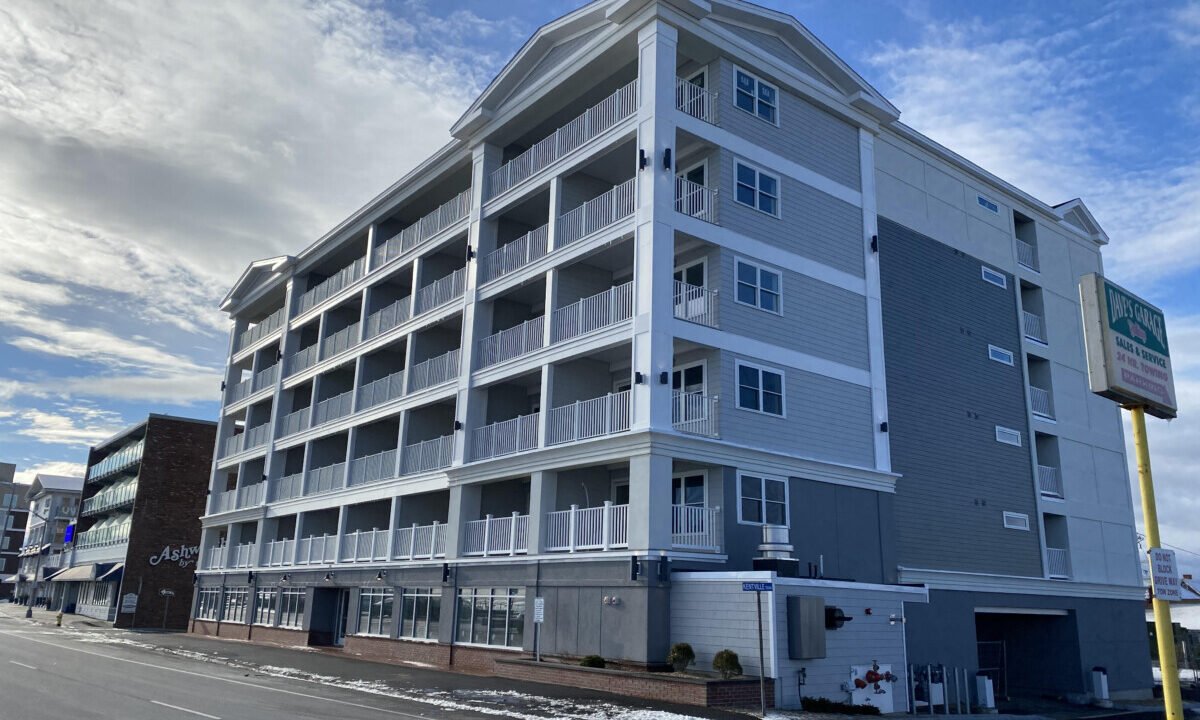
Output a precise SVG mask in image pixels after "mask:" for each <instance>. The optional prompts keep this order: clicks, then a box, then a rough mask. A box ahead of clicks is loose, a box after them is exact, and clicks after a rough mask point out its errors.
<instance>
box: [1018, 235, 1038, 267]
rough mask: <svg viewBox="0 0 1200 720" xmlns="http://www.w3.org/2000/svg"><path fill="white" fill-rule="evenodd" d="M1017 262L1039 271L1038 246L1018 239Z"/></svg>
mask: <svg viewBox="0 0 1200 720" xmlns="http://www.w3.org/2000/svg"><path fill="white" fill-rule="evenodd" d="M1017 262H1019V263H1021V264H1022V265H1024V266H1025V267H1027V268H1029V269H1030V270H1033V271H1035V272H1036V271H1037V269H1038V262H1037V248H1036V247H1035V246H1033V245H1031V244H1029V243H1027V242H1025V241H1024V240H1018V241H1017Z"/></svg>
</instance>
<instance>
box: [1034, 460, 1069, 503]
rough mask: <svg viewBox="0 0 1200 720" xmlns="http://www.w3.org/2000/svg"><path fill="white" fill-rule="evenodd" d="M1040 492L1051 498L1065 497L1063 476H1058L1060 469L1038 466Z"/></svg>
mask: <svg viewBox="0 0 1200 720" xmlns="http://www.w3.org/2000/svg"><path fill="white" fill-rule="evenodd" d="M1037 470H1038V490H1040V491H1041V493H1042V494H1043V495H1049V496H1050V497H1056V498H1061V497H1065V496H1064V495H1063V482H1062V476H1060V475H1059V474H1058V468H1056V467H1052V466H1050V465H1038V468H1037Z"/></svg>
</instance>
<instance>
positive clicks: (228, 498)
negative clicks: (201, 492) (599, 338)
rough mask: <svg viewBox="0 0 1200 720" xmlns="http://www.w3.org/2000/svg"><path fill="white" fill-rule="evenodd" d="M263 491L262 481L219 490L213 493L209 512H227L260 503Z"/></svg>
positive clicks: (264, 486)
mask: <svg viewBox="0 0 1200 720" xmlns="http://www.w3.org/2000/svg"><path fill="white" fill-rule="evenodd" d="M265 493H266V483H264V482H257V483H254V484H253V485H246V486H244V487H240V488H234V489H233V490H225V491H224V492H219V493H217V494H215V495H213V499H212V510H211V512H213V513H221V512H229V511H230V510H240V509H242V508H248V507H254V506H255V505H261V504H262V502H263V498H264V496H265Z"/></svg>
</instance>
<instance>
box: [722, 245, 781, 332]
mask: <svg viewBox="0 0 1200 720" xmlns="http://www.w3.org/2000/svg"><path fill="white" fill-rule="evenodd" d="M738 265H749V266H750V267H752V268H754V272H755V275H754V297H755V300H756V301H757V302H761V297H762V273H763V271H764V270H765V271H766V272H769V273H771V274H772V275H774V276H776V278H777V279H778V283H779V291H778V292H777V293H775V294H776V295H778V296H779V302H778V303H777V304H778V306H779V308H778V309H777V310H768V309H767V308H765V307H763V306H762V305H761V304H752V303H748V302H745V301H744V300H742V299H741V298H739V297H738V295H739V293H738V284H739V283H740V282H741V278H740V277H739V276H738ZM733 301H734V302H735V303H737V304H739V305H745V306H746V307H752V308H754V309H756V310H762V311H763V312H767V313H771V314H772V315H779V316H781V317H782V316H783V270H780V269H778V268H775V267H773V266H767V265H763V264H762V263H757V262H754V261H753V260H747V259H745V258H743V257H741V256H738V255H735V256H734V258H733Z"/></svg>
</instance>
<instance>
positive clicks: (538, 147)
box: [488, 80, 638, 198]
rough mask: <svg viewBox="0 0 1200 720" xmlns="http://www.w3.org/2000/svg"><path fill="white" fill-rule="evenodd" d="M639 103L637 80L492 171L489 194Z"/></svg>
mask: <svg viewBox="0 0 1200 720" xmlns="http://www.w3.org/2000/svg"><path fill="white" fill-rule="evenodd" d="M637 106H638V94H637V80H634V81H633V82H631V83H629V84H628V85H626V86H624V87H622V88H621V89H620V90H617V91H616V92H614V93H613V94H612V95H609V96H608V97H606V98H605V99H603V100H601V101H600V102H599V103H597V104H596V105H593V106H592V107H590V108H588V109H587V110H586V111H584V112H583V114H582V115H579V116H578V117H576V118H575V119H574V120H572V121H571V122H569V123H567V124H566V125H564V126H562V127H560V128H559V129H557V130H555V131H554V133H553V134H552V135H550V136H548V137H546V138H543V139H542V140H540V141H538V142H537V143H535V144H534V145H533V147H531V148H529V149H528V150H526V151H525V152H523V153H521V154H520V155H518V156H517V157H515V158H513V159H512V160H509V161H508V162H506V163H504V164H503V165H501V166H500V167H499V168H497V169H495V170H494V171H492V174H491V176H490V177H489V178H488V193H489V195H488V197H489V198H493V197H496V196H497V195H500V194H502V193H505V192H507V191H508V190H510V189H512V188H514V187H516V186H517V185H519V184H520V183H522V182H524V181H525V180H527V179H529V178H531V177H533V176H534V175H536V174H537V173H539V172H541V171H542V170H545V169H546V168H548V167H550V166H551V165H553V164H554V163H555V162H556V161H558V160H559V159H561V158H563V157H566V156H567V155H568V154H570V153H571V152H573V151H575V150H577V149H579V148H580V147H583V146H584V145H585V144H586V143H587V142H588V141H590V140H593V139H594V138H597V137H599V136H600V135H602V134H603V133H605V132H606V131H608V130H609V129H611V128H613V127H615V126H616V125H618V124H620V123H621V121H622V120H624V119H625V118H628V117H630V116H632V115H633V113H634V112H635V111H636V110H637Z"/></svg>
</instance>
